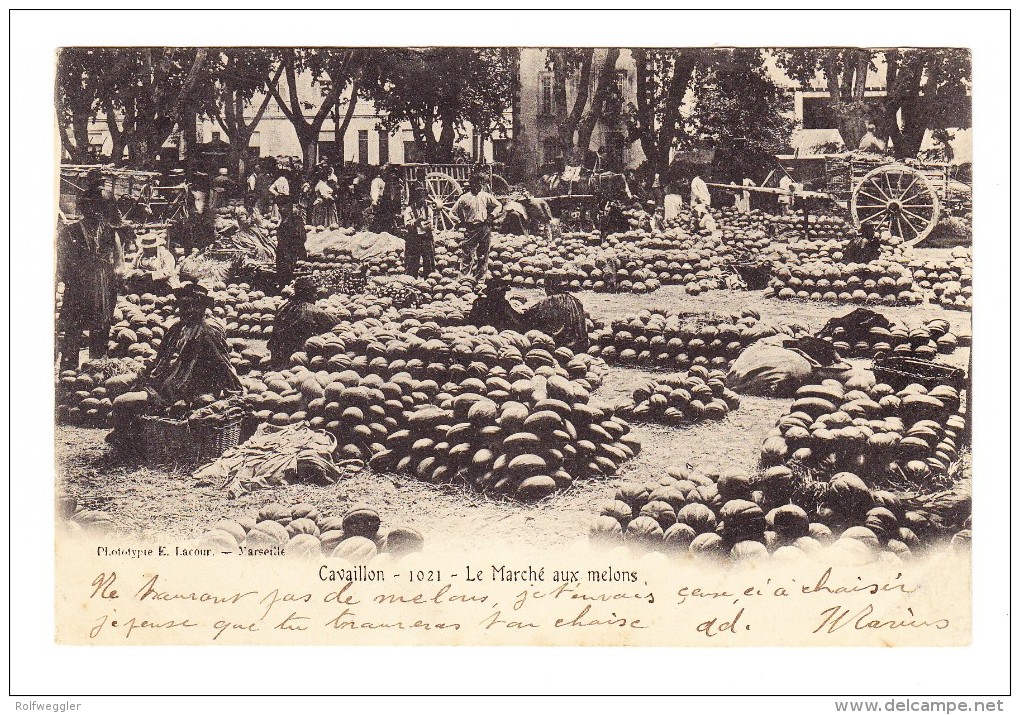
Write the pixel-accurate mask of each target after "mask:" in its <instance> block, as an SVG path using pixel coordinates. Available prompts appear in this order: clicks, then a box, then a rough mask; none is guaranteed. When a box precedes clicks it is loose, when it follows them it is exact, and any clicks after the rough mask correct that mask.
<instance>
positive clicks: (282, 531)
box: [196, 503, 425, 565]
mask: <svg viewBox="0 0 1020 715" xmlns="http://www.w3.org/2000/svg"><path fill="white" fill-rule="evenodd" d="M381 524H382V520H381V519H380V517H379V514H378V512H376V511H375V510H373V509H369V508H367V507H356V508H353V509H351V510H349V511H348V512H347V513H346V514H344V515H343V517H335V516H326V515H325V514H320V513H319V510H318V509H317V508H315V507H314V506H313V505H311V504H295V505H293V506H290V507H288V506H284V505H282V504H278V503H272V504H267V505H266V506H264V507H262V508H261V509H260V510H259V512H258V514H257V515H256V516H254V517H250V516H247V517H240V518H239V519H223V520H221V521H219V522H217V523H216V524H214V525H213V526H212V528H211V529H210V530H209V531H207V532H205V533H204V534H202V535H201V536H200V537H199V538H198V539H197V543H196V546H198V547H202V548H211V549H215V550H219V551H230V552H235V553H241V554H242V555H248V554H249V550H251V551H253V552H254V554H255V555H257V554H258V552H259V551H261V552H266V551H270V552H272V550H274V549H277V548H282V549H283V554H282V555H284V556H287V557H291V558H298V559H309V560H318V559H321V558H322V557H324V556H331V557H333V558H337V559H343V560H344V561H346V562H348V563H350V564H352V565H360V564H367V563H369V562H372V561H375V563H377V564H378V563H381V561H382V560H381V559H379V556H380V555H382V554H387V555H389V557H390V558H400V557H401V556H404V555H406V554H410V553H414V552H416V551H421V550H422V549H423V548H424V546H425V538H424V537H423V536H422V535H421V533H420V532H418V531H417V530H416V529H413V528H411V527H407V526H396V527H391V528H389V529H382V528H381ZM239 549H240V551H238V550H239Z"/></svg>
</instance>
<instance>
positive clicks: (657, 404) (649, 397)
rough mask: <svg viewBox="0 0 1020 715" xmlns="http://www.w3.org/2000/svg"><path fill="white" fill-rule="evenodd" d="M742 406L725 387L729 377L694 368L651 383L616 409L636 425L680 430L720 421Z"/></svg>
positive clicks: (635, 392)
mask: <svg viewBox="0 0 1020 715" xmlns="http://www.w3.org/2000/svg"><path fill="white" fill-rule="evenodd" d="M739 406H740V396H739V395H738V394H737V393H735V392H733V391H732V390H730V389H728V388H727V387H726V373H725V372H723V371H722V370H708V369H707V368H705V367H703V366H701V365H695V366H693V367H691V369H690V370H689V371H687V372H685V373H679V374H676V375H667V376H665V377H658V378H656V379H654V380H650V381H649V382H648V383H647V384H646V385H643V386H642V387H639V388H638V389H636V390H634V393H633V395H632V396H631V398H630V400H628V401H626V402H624V403H623V404H621V405H619V406H618V407H617V409H618V411H619V413H620V415H621V416H622V417H625V418H626V419H628V420H633V421H635V422H660V423H662V424H666V425H671V426H677V425H682V424H690V423H694V422H701V421H703V420H721V419H723V418H724V417H725V416H726V415H727V414H729V412H730V410H735V409H737V407H739Z"/></svg>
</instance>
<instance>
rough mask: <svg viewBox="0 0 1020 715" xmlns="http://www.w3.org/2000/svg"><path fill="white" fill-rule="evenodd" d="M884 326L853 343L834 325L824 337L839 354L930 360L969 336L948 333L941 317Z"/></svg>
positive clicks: (968, 342) (946, 351)
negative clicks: (909, 323)
mask: <svg viewBox="0 0 1020 715" xmlns="http://www.w3.org/2000/svg"><path fill="white" fill-rule="evenodd" d="M890 322H891V323H892V324H891V325H890V326H889V327H888V328H882V327H877V326H876V327H873V328H871V329H869V330H868V333H867V335H866V336H865V337H863V338H861V339H860V340H856V341H854V342H853V343H851V342H850V339H849V338H848V337H847V335H846V331H845V330H843V329H842V328H837V329H836V331H835V333H834V334H833V335H832V336H831V337H826V338H825V339H826V340H828V341H830V342H831V343H832V346H833V348H835V350H836V352H838V353H839V354H840V356H842V357H857V358H874V357H875V356H877V355H879V354H882V353H895V354H896V355H908V356H914V357H919V358H923V359H926V360H931V359H933V358H934V357H935V356H936V355H937V354H939V353H941V354H943V355H948V354H950V353H952V352H953V351H954V350H956V348H957V347H959V346H961V345H963V346H968V345H969V344H970V340H969V337H967V336H957V335H956V334H954V333H951V332H950V330H949V328H950V326H949V323H948V321H945V320H943V319H941V318H935V319H933V320H929V321H927V322H926V323H922V324H921V325H918V326H917V327H914V328H910V327H908V326H907V325H906V324H904V323H903V322H901V321H898V320H892V321H890Z"/></svg>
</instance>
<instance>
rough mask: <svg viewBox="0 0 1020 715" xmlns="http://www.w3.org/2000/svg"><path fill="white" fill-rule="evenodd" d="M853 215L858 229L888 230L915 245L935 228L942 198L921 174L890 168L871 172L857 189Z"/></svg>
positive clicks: (892, 165)
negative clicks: (866, 226) (872, 227)
mask: <svg viewBox="0 0 1020 715" xmlns="http://www.w3.org/2000/svg"><path fill="white" fill-rule="evenodd" d="M850 215H851V216H852V217H853V220H854V224H855V225H856V226H857V227H858V228H860V227H861V226H863V225H865V224H869V225H872V226H874V227H875V229H876V230H878V231H881V230H883V229H889V231H890V232H891V233H893V234H894V235H897V236H899V237H900V238H902V239H903V240H904V242H905V243H907V244H908V245H913V244H915V243H917V242H919V241H921V240H922V239H924V237H925V236H927V235H928V234H929V233H931V230H932V229H933V228H935V224H936V223H937V222H938V219H939V197H938V194H936V193H935V189H934V188H932V185H931V183H930V182H929V181H928V179H927V177H925V175H924V174H922V173H921V172H919V171H915V170H914V169H911V168H909V167H906V166H903V165H902V164H889V165H888V166H880V167H878V168H875V169H872V170H871V171H870V172H868V173H867V174H865V175H864V178H862V179H861V182H860V183H859V184H858V185H857V186H856V187H855V188H854V191H853V198H852V201H851V204H850Z"/></svg>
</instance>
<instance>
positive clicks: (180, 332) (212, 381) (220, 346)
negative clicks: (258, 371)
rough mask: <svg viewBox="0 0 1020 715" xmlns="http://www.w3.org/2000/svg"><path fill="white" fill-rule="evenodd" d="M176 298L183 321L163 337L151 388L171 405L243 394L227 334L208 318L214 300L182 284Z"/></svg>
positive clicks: (151, 374)
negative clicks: (236, 393) (227, 394)
mask: <svg viewBox="0 0 1020 715" xmlns="http://www.w3.org/2000/svg"><path fill="white" fill-rule="evenodd" d="M174 295H175V296H176V297H177V311H178V314H179V315H180V320H178V321H177V322H176V323H174V324H173V325H172V326H170V329H169V330H167V331H166V334H165V335H164V336H163V342H161V343H160V345H159V351H158V352H157V353H156V359H155V361H154V362H153V363H152V366H151V367H150V368H149V370H148V372H147V373H146V375H145V382H146V384H147V386H148V387H149V388H150V389H151V391H152V392H154V393H155V394H156V395H157V396H158V397H159V398H160V399H161V400H162V401H163V402H165V403H167V404H173V403H174V402H177V401H178V400H185V401H191V400H193V399H195V398H196V397H199V396H201V395H212V396H214V397H219V396H220V395H222V394H223V393H225V392H235V391H240V390H241V381H240V380H239V379H238V377H237V373H236V372H235V371H234V367H233V366H232V365H231V364H230V349H229V348H228V347H227V333H226V330H224V328H223V325H222V323H220V322H219V321H218V320H213V319H212V318H209V317H206V311H207V310H208V309H209V308H212V307H213V299H212V296H210V295H209V292H208V291H207V290H206V289H205V288H204V287H202V286H201V285H199V284H197V283H190V282H187V283H182V284H181V285H180V286H179V287H178V288H177V289H176V290H175V291H174Z"/></svg>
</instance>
